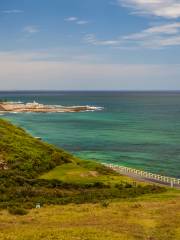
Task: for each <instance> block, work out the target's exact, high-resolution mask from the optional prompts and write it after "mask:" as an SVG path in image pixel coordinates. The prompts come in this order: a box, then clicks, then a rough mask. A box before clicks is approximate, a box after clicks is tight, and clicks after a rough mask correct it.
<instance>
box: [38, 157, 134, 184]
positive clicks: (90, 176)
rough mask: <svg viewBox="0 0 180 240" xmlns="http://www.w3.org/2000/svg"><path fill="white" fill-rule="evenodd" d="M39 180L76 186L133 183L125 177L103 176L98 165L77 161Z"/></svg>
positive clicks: (57, 168) (56, 169)
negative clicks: (56, 181) (100, 183)
mask: <svg viewBox="0 0 180 240" xmlns="http://www.w3.org/2000/svg"><path fill="white" fill-rule="evenodd" d="M40 179H47V180H52V179H57V180H59V181H63V182H68V183H76V184H88V183H95V182H103V183H106V184H117V183H121V181H126V182H129V183H133V182H134V181H133V180H132V179H131V178H129V177H126V176H123V175H119V174H115V173H113V174H108V175H107V174H106V175H105V174H104V173H103V172H102V171H99V169H98V164H97V163H96V162H92V161H79V162H78V163H76V162H73V163H67V164H63V165H61V166H58V167H56V168H54V169H53V170H51V171H49V172H48V173H45V174H43V175H42V176H40Z"/></svg>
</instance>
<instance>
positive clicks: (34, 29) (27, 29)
mask: <svg viewBox="0 0 180 240" xmlns="http://www.w3.org/2000/svg"><path fill="white" fill-rule="evenodd" d="M23 31H24V32H26V33H28V34H34V33H37V32H39V28H38V27H37V26H33V25H29V26H26V27H24V29H23Z"/></svg>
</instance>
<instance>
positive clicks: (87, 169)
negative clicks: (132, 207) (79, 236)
mask: <svg viewBox="0 0 180 240" xmlns="http://www.w3.org/2000/svg"><path fill="white" fill-rule="evenodd" d="M0 179H1V181H0V208H9V209H10V212H12V213H13V212H16V211H14V210H13V209H14V208H20V207H21V208H24V209H28V208H34V207H35V204H36V203H37V202H39V203H41V205H43V204H67V203H86V202H99V201H106V200H109V199H119V198H121V199H123V198H126V199H127V198H135V197H137V196H141V195H144V194H149V193H152V194H153V193H161V192H165V191H166V189H165V188H162V187H159V186H153V185H147V184H138V183H136V182H134V181H133V180H132V179H129V178H127V177H124V176H121V175H119V174H117V173H115V172H113V171H112V170H110V169H108V168H106V167H105V166H102V165H101V164H98V163H96V162H93V161H83V160H80V159H78V158H75V157H74V156H72V155H71V154H69V153H67V152H65V151H63V150H61V149H59V148H57V147H55V146H52V145H50V144H47V143H44V142H42V141H40V140H37V139H35V138H33V137H32V136H30V135H29V134H27V133H26V132H25V131H24V130H23V129H21V128H19V127H16V126H14V125H12V124H11V123H9V122H7V121H4V120H0ZM17 212H18V211H17Z"/></svg>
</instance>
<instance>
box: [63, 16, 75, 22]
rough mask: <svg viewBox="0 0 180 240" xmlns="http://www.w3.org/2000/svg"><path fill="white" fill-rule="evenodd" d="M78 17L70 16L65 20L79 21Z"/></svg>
mask: <svg viewBox="0 0 180 240" xmlns="http://www.w3.org/2000/svg"><path fill="white" fill-rule="evenodd" d="M77 20H78V18H77V17H68V18H65V19H64V21H66V22H75V21H77Z"/></svg>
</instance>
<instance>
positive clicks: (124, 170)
mask: <svg viewBox="0 0 180 240" xmlns="http://www.w3.org/2000/svg"><path fill="white" fill-rule="evenodd" d="M103 165H105V166H107V167H109V168H111V169H113V170H115V171H116V172H119V173H122V174H123V173H124V174H126V175H136V176H139V177H141V178H144V179H149V180H155V181H157V182H159V183H164V184H170V186H171V187H173V186H174V185H177V186H178V187H180V179H178V178H172V177H166V176H161V175H158V174H154V173H149V172H145V171H141V170H137V169H134V168H129V167H124V166H119V165H114V164H107V163H103Z"/></svg>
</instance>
